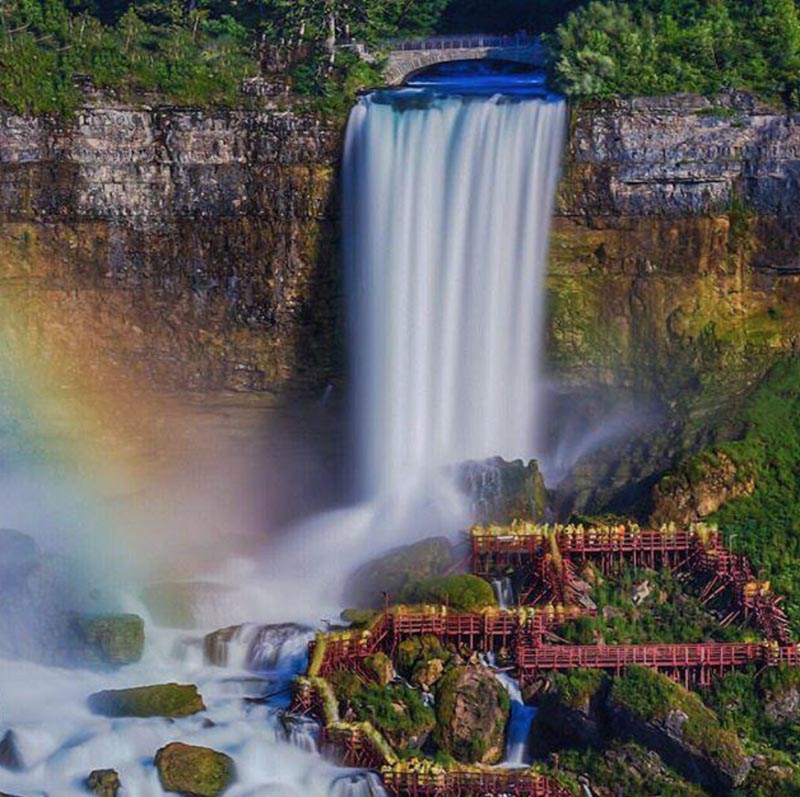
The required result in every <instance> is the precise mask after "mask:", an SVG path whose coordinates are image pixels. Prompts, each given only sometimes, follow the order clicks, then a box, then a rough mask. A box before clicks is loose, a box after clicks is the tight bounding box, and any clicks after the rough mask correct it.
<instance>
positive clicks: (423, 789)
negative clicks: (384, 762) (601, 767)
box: [381, 767, 573, 797]
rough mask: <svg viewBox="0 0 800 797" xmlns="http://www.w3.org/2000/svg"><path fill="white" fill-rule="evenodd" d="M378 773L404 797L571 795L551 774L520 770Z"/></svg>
mask: <svg viewBox="0 0 800 797" xmlns="http://www.w3.org/2000/svg"><path fill="white" fill-rule="evenodd" d="M381 776H382V778H383V783H384V785H385V787H386V788H387V790H388V791H390V792H392V793H394V794H397V795H404V796H405V797H484V795H501V794H502V795H508V797H573V793H572V791H570V790H569V789H568V788H566V787H565V786H562V785H561V783H559V782H558V781H557V780H556V779H555V778H552V777H549V776H547V775H540V774H538V773H535V772H529V771H524V770H523V771H514V770H496V769H494V770H484V771H475V772H473V771H469V770H461V771H459V770H451V771H446V770H442V771H438V772H416V771H414V770H402V769H393V768H389V767H387V768H385V769H383V770H382V771H381Z"/></svg>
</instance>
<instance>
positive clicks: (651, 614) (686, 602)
mask: <svg viewBox="0 0 800 797" xmlns="http://www.w3.org/2000/svg"><path fill="white" fill-rule="evenodd" d="M645 583H646V584H647V586H648V587H649V595H647V597H642V598H641V599H640V600H639V602H638V603H637V602H635V601H634V600H633V594H634V592H635V589H636V587H637V586H638V585H644V584H645ZM591 598H592V600H593V601H594V602H595V603H596V604H597V607H598V610H599V611H598V616H597V617H595V618H590V617H582V618H579V619H578V620H571V621H569V622H568V623H565V624H564V625H563V626H562V627H561V628H560V629H559V634H560V636H562V637H563V638H564V639H565V640H567V641H568V642H571V643H573V644H579V645H592V644H597V643H601V642H602V643H604V644H608V645H636V644H645V643H654V642H664V643H681V642H687V643H688V642H699V641H701V640H704V639H708V640H715V641H719V642H734V641H743V640H746V639H748V638H751V637H752V636H753V635H752V632H750V631H749V630H747V629H740V628H738V627H737V626H735V625H731V626H721V625H720V623H719V620H718V618H717V617H715V616H714V615H713V614H711V613H710V612H709V611H708V609H707V607H705V606H703V604H702V603H701V602H700V600H699V598H698V597H697V595H693V594H691V593H689V592H687V590H686V589H685V587H684V583H683V582H681V581H680V580H678V579H676V578H674V577H673V576H672V574H671V572H670V571H669V570H665V571H661V572H658V573H656V572H653V571H651V570H642V569H637V568H633V567H625V568H623V569H622V570H621V571H620V572H619V573H618V574H616V575H614V576H609V577H607V578H605V579H604V580H603V581H602V582H599V583H596V584H595V585H594V586H593V587H592V591H591Z"/></svg>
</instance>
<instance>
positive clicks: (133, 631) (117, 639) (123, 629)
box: [70, 614, 144, 666]
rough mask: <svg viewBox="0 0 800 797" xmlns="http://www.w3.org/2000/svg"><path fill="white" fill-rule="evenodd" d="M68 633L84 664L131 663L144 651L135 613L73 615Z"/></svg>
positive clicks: (119, 664)
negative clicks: (69, 632)
mask: <svg viewBox="0 0 800 797" xmlns="http://www.w3.org/2000/svg"><path fill="white" fill-rule="evenodd" d="M70 630H71V632H72V636H73V639H74V642H75V645H76V648H77V654H78V657H79V659H81V660H83V661H85V662H86V663H99V664H109V665H112V666H121V665H125V664H133V663H134V662H137V661H139V659H141V658H142V653H143V652H144V621H143V620H142V618H141V617H139V616H138V615H135V614H106V615H76V616H74V617H73V618H72V620H71V622H70Z"/></svg>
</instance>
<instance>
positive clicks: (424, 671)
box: [411, 659, 444, 692]
mask: <svg viewBox="0 0 800 797" xmlns="http://www.w3.org/2000/svg"><path fill="white" fill-rule="evenodd" d="M442 675H444V662H443V661H442V660H441V659H429V660H427V661H419V662H417V663H416V665H415V666H414V670H413V672H412V673H411V683H412V684H414V686H417V687H419V688H420V689H421V690H422V691H423V692H430V691H431V689H432V688H433V687H434V686H435V685H436V683H437V682H438V681H439V679H440V678H441V677H442Z"/></svg>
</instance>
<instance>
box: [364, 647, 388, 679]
mask: <svg viewBox="0 0 800 797" xmlns="http://www.w3.org/2000/svg"><path fill="white" fill-rule="evenodd" d="M364 666H365V667H366V668H367V670H368V671H369V673H370V674H371V675H372V676H373V677H374V678H375V680H376V681H377V683H378V685H379V686H388V685H389V684H390V683H391V682H392V679H393V678H394V664H392V660H391V659H390V658H389V657H388V656H387V655H386V654H385V653H382V652H378V653H375V654H374V655H372V656H369V657H368V658H367V659H366V660H365V661H364Z"/></svg>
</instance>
